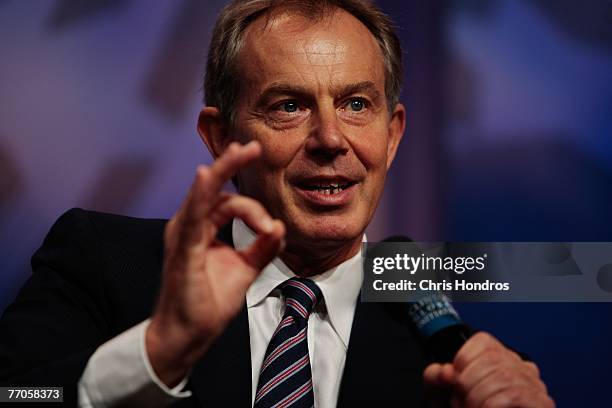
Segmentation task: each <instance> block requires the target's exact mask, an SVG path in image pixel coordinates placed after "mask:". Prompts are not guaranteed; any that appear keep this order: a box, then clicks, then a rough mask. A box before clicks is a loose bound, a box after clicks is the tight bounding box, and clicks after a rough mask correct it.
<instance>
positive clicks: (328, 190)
mask: <svg viewBox="0 0 612 408" xmlns="http://www.w3.org/2000/svg"><path fill="white" fill-rule="evenodd" d="M315 191H316V192H318V193H319V194H326V195H329V194H338V193H339V192H341V191H342V188H341V187H337V188H317V189H316V190H315Z"/></svg>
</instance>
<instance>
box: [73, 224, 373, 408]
mask: <svg viewBox="0 0 612 408" xmlns="http://www.w3.org/2000/svg"><path fill="white" fill-rule="evenodd" d="M232 237H233V240H234V246H235V247H236V248H237V249H242V248H245V247H247V246H248V245H249V244H250V243H251V242H252V241H253V240H254V239H255V234H254V233H253V232H252V231H251V230H250V229H249V228H248V227H247V226H246V225H245V224H244V223H243V222H242V221H241V220H239V219H234V222H233V224H232ZM364 241H365V235H364ZM293 276H295V274H294V273H293V272H292V271H291V270H290V269H289V268H288V267H287V266H286V265H285V264H284V263H283V262H282V261H281V260H280V258H275V259H274V260H273V261H272V262H271V263H270V264H269V265H268V266H266V268H264V270H263V271H262V273H261V274H260V275H259V276H258V277H257V279H256V280H255V281H254V282H253V284H252V285H251V286H250V287H249V289H248V290H247V294H246V303H247V312H248V319H249V336H250V346H251V378H252V381H251V387H252V388H251V390H252V392H251V396H252V400H254V398H255V393H256V390H257V381H258V379H259V370H260V367H261V363H262V362H263V359H264V355H265V353H266V348H267V347H268V342H269V341H270V338H271V337H272V334H273V332H274V330H275V329H276V326H277V325H278V323H279V322H280V320H281V318H282V316H283V313H284V309H285V306H284V301H283V299H282V298H281V294H280V290H278V289H276V288H277V286H278V285H280V284H281V283H282V282H284V281H285V280H287V279H289V278H291V277H293ZM311 279H312V280H313V281H315V282H316V284H317V285H318V286H319V288H321V292H322V293H323V301H322V302H321V303H320V304H319V305H318V306H317V307H316V308H315V311H314V312H313V313H312V314H311V315H310V317H309V319H308V351H309V355H310V364H311V369H312V376H313V388H314V397H315V406H316V407H318V408H328V407H334V406H336V400H337V398H338V391H339V389H340V381H341V379H342V372H343V370H344V363H345V359H346V350H347V347H348V343H349V337H350V334H351V326H352V324H353V316H354V314H355V305H356V302H357V297H358V295H359V290H360V289H361V283H362V281H363V269H362V265H361V250H360V251H359V253H357V254H356V255H355V256H354V257H352V258H351V259H349V260H347V261H345V262H344V263H342V264H340V265H338V266H336V267H335V268H332V269H330V270H328V271H326V272H324V273H322V274H320V275H317V276H314V277H312V278H311ZM148 323H149V320H148V319H147V320H145V321H143V322H142V323H140V324H138V325H136V326H134V327H132V328H131V329H128V330H126V331H125V332H124V333H122V334H120V335H119V336H117V337H115V338H113V339H111V340H109V341H108V342H106V343H104V344H103V345H101V346H100V347H99V348H98V349H97V350H96V352H95V353H94V354H93V355H92V357H91V358H90V359H89V362H88V364H87V367H86V368H85V371H84V373H83V375H82V376H81V379H80V380H79V385H78V388H79V405H80V406H83V407H110V406H114V405H117V404H121V403H126V402H129V403H131V404H133V405H138V406H140V405H142V406H147V407H157V406H159V407H161V406H166V405H168V404H170V403H172V402H174V401H176V400H178V399H181V398H187V397H189V396H191V392H190V391H185V390H183V389H184V387H185V385H186V383H187V378H185V379H184V380H183V381H182V382H181V383H180V384H179V385H177V386H176V387H174V388H172V389H170V388H168V387H167V386H166V385H164V384H163V383H162V382H161V381H160V380H159V379H158V378H157V376H156V375H155V372H154V371H153V369H152V367H151V364H150V363H149V359H148V356H147V353H146V350H145V342H144V333H145V330H146V328H147V326H148Z"/></svg>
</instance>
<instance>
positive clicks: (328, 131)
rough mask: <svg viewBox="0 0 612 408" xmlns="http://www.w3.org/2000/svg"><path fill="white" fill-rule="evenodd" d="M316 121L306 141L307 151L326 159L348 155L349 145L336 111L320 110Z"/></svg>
mask: <svg viewBox="0 0 612 408" xmlns="http://www.w3.org/2000/svg"><path fill="white" fill-rule="evenodd" d="M314 119H315V120H314V126H313V127H312V130H311V131H310V134H309V135H308V140H307V141H306V151H307V152H308V153H309V154H311V155H313V156H319V157H325V158H334V157H335V156H338V155H342V154H346V152H348V150H349V143H348V141H347V139H346V136H345V135H344V133H343V132H342V129H341V124H340V123H339V121H340V119H339V118H338V116H337V113H336V110H335V109H328V110H326V111H321V110H320V111H319V112H317V114H315V118H314Z"/></svg>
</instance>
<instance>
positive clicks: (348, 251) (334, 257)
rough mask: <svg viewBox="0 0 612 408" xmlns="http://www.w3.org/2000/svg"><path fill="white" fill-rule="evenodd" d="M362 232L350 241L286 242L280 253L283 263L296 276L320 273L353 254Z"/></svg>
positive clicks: (359, 246) (360, 241)
mask: <svg viewBox="0 0 612 408" xmlns="http://www.w3.org/2000/svg"><path fill="white" fill-rule="evenodd" d="M362 241H363V234H362V235H360V236H359V237H357V238H356V239H355V240H353V241H350V242H342V243H338V242H334V243H317V244H316V245H314V246H313V245H299V244H293V245H292V244H291V243H288V245H287V248H286V249H285V251H284V252H283V253H282V254H281V255H280V258H281V259H282V260H283V262H284V263H285V265H287V266H288V267H289V268H290V269H291V270H292V271H293V273H295V274H296V275H298V276H303V277H308V276H314V275H318V274H321V273H323V272H325V271H328V270H330V269H331V268H333V267H335V266H338V265H340V264H341V263H343V262H345V261H347V260H349V259H351V258H352V257H353V256H355V255H356V254H357V253H358V252H359V249H360V248H361V243H362Z"/></svg>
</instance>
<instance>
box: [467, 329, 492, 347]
mask: <svg viewBox="0 0 612 408" xmlns="http://www.w3.org/2000/svg"><path fill="white" fill-rule="evenodd" d="M472 338H473V339H474V341H477V342H479V343H482V344H490V343H494V342H497V340H495V338H494V337H493V336H492V335H490V334H489V333H487V332H484V331H480V332H478V333H476V334H475V335H474V336H473V337H472Z"/></svg>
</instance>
